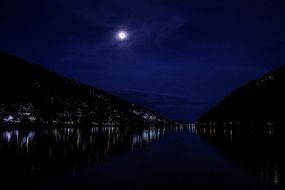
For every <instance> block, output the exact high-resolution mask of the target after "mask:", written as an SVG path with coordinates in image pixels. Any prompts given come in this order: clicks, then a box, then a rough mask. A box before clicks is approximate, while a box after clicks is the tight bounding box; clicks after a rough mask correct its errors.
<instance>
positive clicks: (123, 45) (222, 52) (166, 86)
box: [0, 0, 285, 120]
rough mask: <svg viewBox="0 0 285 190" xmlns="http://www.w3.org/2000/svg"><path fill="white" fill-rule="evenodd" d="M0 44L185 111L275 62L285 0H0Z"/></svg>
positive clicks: (177, 114)
mask: <svg viewBox="0 0 285 190" xmlns="http://www.w3.org/2000/svg"><path fill="white" fill-rule="evenodd" d="M119 31H125V32H126V34H127V37H126V39H124V40H120V39H118V37H117V34H118V32H119ZM0 49H1V50H4V51H6V52H9V53H11V54H14V55H17V56H20V57H22V58H25V59H26V60H29V61H31V62H33V63H37V64H41V65H43V66H44V67H46V68H49V69H52V70H54V71H56V72H58V73H60V74H62V75H65V76H68V77H70V78H73V79H76V80H80V81H82V82H84V83H87V84H90V85H93V86H95V87H98V88H101V89H104V90H108V91H110V92H112V93H114V94H118V95H121V96H122V97H125V98H127V99H129V100H131V101H135V102H138V103H141V104H144V105H146V106H149V107H151V108H153V109H154V110H156V111H159V112H160V113H162V114H164V115H166V116H168V117H170V118H173V119H184V120H193V119H195V118H196V117H197V116H199V114H201V112H203V111H206V110H207V109H208V108H209V107H211V106H212V105H214V104H215V103H217V102H218V101H220V100H221V99H222V98H223V97H224V96H225V95H228V93H230V92H231V91H232V90H234V89H236V88H238V87H240V86H241V85H242V84H244V83H245V82H247V81H248V80H252V79H255V78H257V77H260V76H261V75H262V74H264V73H266V72H268V71H270V70H272V69H274V68H276V67H278V66H280V65H282V64H284V63H285V1H284V0H256V1H251V0H220V1H214V0H196V1H191V0H181V1H179V0H117V1H116V0H102V1H96V0H80V1H79V0H76V1H75V0H1V1H0Z"/></svg>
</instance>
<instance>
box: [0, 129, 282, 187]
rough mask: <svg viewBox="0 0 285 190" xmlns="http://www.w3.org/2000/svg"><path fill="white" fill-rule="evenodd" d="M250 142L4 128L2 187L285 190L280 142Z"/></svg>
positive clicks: (0, 135)
mask: <svg viewBox="0 0 285 190" xmlns="http://www.w3.org/2000/svg"><path fill="white" fill-rule="evenodd" d="M254 137H255V138H254V139H258V138H257V137H259V135H256V136H254ZM248 139H252V137H251V138H248ZM248 139H245V137H244V135H242V136H241V135H240V134H238V133H235V132H234V131H232V132H230V131H228V132H226V133H220V132H218V130H215V131H214V130H213V129H211V131H210V129H209V128H205V129H203V128H199V129H196V128H195V127H194V126H191V125H189V126H188V125H187V126H183V127H182V126H175V127H155V126H148V127H143V128H142V127H134V126H132V127H130V126H128V127H126V126H121V127H90V128H62V127H61V128H45V129H29V130H28V129H11V130H2V131H1V132H0V155H1V158H0V164H1V165H0V171H1V176H0V177H1V179H0V182H1V184H2V186H4V185H5V186H6V185H8V186H9V188H11V189H13V188H17V187H22V188H30V189H79V188H82V189H90V187H92V189H177V188H178V189H278V188H282V175H281V171H282V169H281V168H282V167H281V165H278V163H279V162H277V160H278V158H277V157H278V154H277V153H276V151H274V154H272V153H273V152H272V151H271V150H273V149H274V150H275V149H276V147H277V144H278V143H270V142H268V141H263V140H261V141H260V142H263V143H262V144H259V143H257V142H256V141H254V142H255V143H254V144H255V146H253V145H252V144H250V142H253V141H249V140H248ZM273 139H274V138H273ZM238 142H239V143H238ZM241 142H243V143H241ZM265 147H266V148H265ZM260 150H262V151H263V154H262V155H260V154H258V153H259V152H260ZM265 155H267V156H265ZM260 156H265V157H260ZM279 156H280V155H279ZM241 158H242V159H241ZM260 158H261V159H260ZM273 158H276V160H274V159H273ZM267 163H268V164H267Z"/></svg>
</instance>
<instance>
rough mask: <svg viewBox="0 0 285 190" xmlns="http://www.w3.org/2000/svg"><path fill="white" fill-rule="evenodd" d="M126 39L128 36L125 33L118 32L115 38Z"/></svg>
mask: <svg viewBox="0 0 285 190" xmlns="http://www.w3.org/2000/svg"><path fill="white" fill-rule="evenodd" d="M127 37H128V34H127V32H125V31H120V32H118V33H117V38H118V39H119V40H126V39H127Z"/></svg>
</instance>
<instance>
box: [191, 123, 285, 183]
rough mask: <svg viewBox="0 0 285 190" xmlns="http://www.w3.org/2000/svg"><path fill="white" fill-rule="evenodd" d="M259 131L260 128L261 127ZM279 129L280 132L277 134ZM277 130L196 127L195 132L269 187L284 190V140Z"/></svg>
mask: <svg viewBox="0 0 285 190" xmlns="http://www.w3.org/2000/svg"><path fill="white" fill-rule="evenodd" d="M260 128H261V127H260ZM278 129H279V130H278ZM280 129H281V128H280V127H275V128H273V127H270V128H265V129H264V128H263V129H262V130H256V127H248V126H246V127H243V129H241V127H220V128H219V127H213V126H209V127H199V128H197V129H196V130H197V131H196V132H197V134H199V135H200V136H202V137H203V138H205V139H207V140H208V141H209V142H210V143H211V144H213V145H215V147H217V148H218V150H221V151H222V152H224V153H226V154H227V155H228V156H229V157H230V158H231V159H233V160H234V161H237V163H239V164H240V165H241V167H244V168H245V169H247V170H249V171H250V172H252V173H253V174H254V175H257V176H259V177H260V180H261V182H263V183H265V184H268V185H275V186H279V187H284V182H283V181H282V180H283V178H282V177H283V176H282V172H284V169H283V165H282V164H283V162H284V156H283V152H284V147H282V145H283V144H284V141H285V140H284V138H282V134H283V131H280Z"/></svg>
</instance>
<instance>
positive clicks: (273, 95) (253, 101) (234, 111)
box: [198, 65, 285, 124]
mask: <svg viewBox="0 0 285 190" xmlns="http://www.w3.org/2000/svg"><path fill="white" fill-rule="evenodd" d="M284 90H285V65H283V66H281V67H280V68H278V69H276V70H275V71H272V72H270V73H268V74H266V75H264V76H263V77H261V78H260V79H258V80H253V81H250V82H248V83H247V84H245V85H244V86H242V87H241V88H240V89H238V90H236V91H235V92H233V93H232V94H230V95H229V96H227V97H225V98H224V99H223V100H222V101H221V102H220V103H219V104H218V105H216V106H215V107H213V108H212V109H210V110H209V111H208V112H206V113H204V114H202V115H201V117H200V118H199V119H198V123H211V122H213V123H226V124H239V123H245V124H273V123H277V124H282V123H284V118H285V112H284V108H285V91H284Z"/></svg>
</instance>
